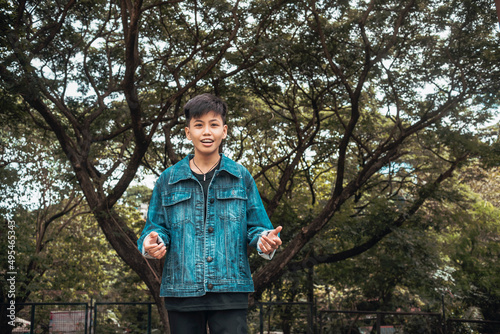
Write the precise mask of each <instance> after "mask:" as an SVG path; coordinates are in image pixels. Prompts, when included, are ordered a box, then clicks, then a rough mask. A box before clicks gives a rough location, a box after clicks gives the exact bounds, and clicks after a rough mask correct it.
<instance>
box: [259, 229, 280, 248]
mask: <svg viewBox="0 0 500 334" xmlns="http://www.w3.org/2000/svg"><path fill="white" fill-rule="evenodd" d="M282 229H283V227H281V226H278V227H276V228H275V229H274V230H272V231H270V232H269V234H268V235H267V236H262V237H261V238H260V243H259V248H260V250H261V251H262V253H265V254H271V253H272V252H273V251H274V250H276V249H278V248H279V246H280V245H281V239H280V237H279V236H278V235H279V233H280V232H281V230H282Z"/></svg>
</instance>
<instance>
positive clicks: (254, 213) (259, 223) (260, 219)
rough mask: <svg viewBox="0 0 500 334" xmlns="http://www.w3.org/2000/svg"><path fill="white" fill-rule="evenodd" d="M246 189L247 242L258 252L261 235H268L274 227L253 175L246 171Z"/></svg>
mask: <svg viewBox="0 0 500 334" xmlns="http://www.w3.org/2000/svg"><path fill="white" fill-rule="evenodd" d="M245 174H246V175H245V176H246V177H245V178H246V187H247V196H248V203H247V212H246V216H247V217H246V218H247V241H248V244H249V245H250V246H252V247H254V248H256V249H257V250H258V242H259V240H260V237H261V235H262V234H263V233H264V234H267V233H268V231H269V230H273V229H274V228H273V225H272V224H271V221H270V220H269V217H268V215H267V212H266V210H265V208H264V204H263V203H262V199H261V198H260V195H259V191H258V189H257V185H256V184H255V181H254V179H253V177H252V176H251V174H250V173H249V172H248V171H246V173H245Z"/></svg>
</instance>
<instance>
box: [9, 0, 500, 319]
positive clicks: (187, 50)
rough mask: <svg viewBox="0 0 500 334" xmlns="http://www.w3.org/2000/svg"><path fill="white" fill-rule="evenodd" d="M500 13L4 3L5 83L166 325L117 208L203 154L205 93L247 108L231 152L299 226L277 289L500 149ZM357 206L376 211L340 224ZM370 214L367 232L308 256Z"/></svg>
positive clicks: (376, 4) (275, 207)
mask: <svg viewBox="0 0 500 334" xmlns="http://www.w3.org/2000/svg"><path fill="white" fill-rule="evenodd" d="M495 22H496V21H495V11H494V8H493V4H492V3H491V2H489V1H451V2H450V1H446V2H445V1H420V0H407V1H374V0H372V1H338V2H328V1H326V2H318V1H315V0H310V1H254V2H242V3H240V2H239V1H224V0H214V1H177V0H171V1H140V0H137V1H127V0H122V1H104V0H102V1H92V2H88V1H83V2H78V1H74V0H68V1H66V2H55V1H46V2H44V3H32V2H29V1H20V2H16V3H12V2H2V3H1V12H0V26H1V27H2V35H1V36H0V38H1V39H0V47H1V48H2V54H1V61H2V63H1V65H0V78H1V84H2V89H4V90H6V91H8V92H9V93H10V94H11V95H12V96H20V97H21V98H22V100H23V101H24V103H25V104H26V110H27V111H28V112H29V113H30V115H31V119H32V122H34V124H36V125H37V126H38V127H40V128H42V129H45V130H47V131H51V132H52V133H53V135H54V136H55V138H57V142H58V145H60V148H61V150H62V151H63V152H64V155H65V157H66V159H67V161H68V163H69V165H70V166H71V169H72V172H73V173H74V176H75V177H76V179H77V181H78V185H79V188H80V189H79V190H81V192H82V194H83V196H84V197H85V199H86V201H87V204H88V206H89V208H90V210H91V211H92V212H93V214H94V216H95V218H96V220H97V221H98V223H99V226H100V227H101V229H102V230H103V232H104V234H105V235H106V237H107V239H108V241H109V242H110V244H111V246H112V247H113V248H114V249H115V250H116V252H117V253H118V254H119V255H120V257H121V258H122V259H123V260H124V261H125V262H126V263H127V264H128V265H129V266H130V267H132V268H133V269H134V271H136V272H137V273H138V274H139V276H140V277H141V278H142V279H143V280H144V282H145V283H146V284H147V286H148V287H149V289H150V291H151V293H152V296H153V297H154V298H155V300H156V302H157V305H158V310H159V312H160V314H161V316H162V319H164V321H165V322H166V313H165V310H164V307H163V306H162V299H161V298H159V284H160V275H161V272H160V262H159V261H149V260H145V259H144V258H143V257H142V256H141V255H140V254H139V252H138V251H137V248H136V240H137V236H136V234H135V233H134V232H133V231H132V229H131V228H130V226H128V225H127V224H126V220H125V219H123V217H121V216H120V214H119V212H117V210H115V209H114V207H115V205H116V203H117V201H118V200H119V199H120V198H121V196H122V195H123V194H124V192H125V191H126V190H127V187H128V186H129V185H130V183H131V182H132V180H133V179H134V177H136V175H137V174H138V172H139V171H140V170H141V168H142V167H145V168H146V169H148V170H154V171H155V173H159V172H161V170H162V169H164V168H165V167H168V166H170V165H172V164H173V163H175V162H177V161H178V160H179V159H180V158H182V156H184V155H185V154H186V147H185V146H184V143H183V141H182V128H183V125H182V118H181V114H182V108H181V106H182V105H183V103H184V102H185V101H187V99H188V98H189V97H191V96H193V95H195V94H197V93H199V92H203V91H212V92H214V93H216V94H218V95H221V96H223V97H224V98H226V99H227V100H228V101H229V104H230V106H231V109H232V110H233V111H234V112H233V113H232V116H231V117H232V119H231V120H230V122H231V123H230V127H232V129H233V130H232V132H231V138H230V140H229V141H228V142H227V147H226V152H228V154H230V155H231V156H232V157H233V158H235V159H236V160H238V161H240V162H241V163H243V164H245V165H246V166H247V167H248V168H249V169H250V170H251V171H252V173H253V174H254V176H255V178H256V180H257V182H258V185H259V187H260V189H261V193H262V196H263V198H264V201H265V202H266V205H267V211H268V214H269V215H270V216H271V218H272V219H273V220H275V221H277V222H278V220H281V219H283V215H284V214H285V213H286V211H288V214H290V212H292V213H294V214H295V217H296V218H297V220H296V223H295V224H294V225H292V224H290V226H289V227H290V228H289V229H288V231H287V226H285V231H287V232H286V233H285V234H284V236H285V238H286V239H288V240H287V243H286V247H284V248H283V249H282V250H281V251H280V252H279V254H278V255H277V256H276V257H275V259H274V260H273V262H272V263H270V264H267V265H264V266H262V267H261V268H259V269H257V271H256V272H255V274H254V281H255V285H256V289H257V291H258V292H259V293H260V292H262V291H263V289H265V288H266V287H267V286H269V284H270V283H272V282H273V281H275V280H277V279H278V278H279V277H280V275H282V274H283V273H284V272H285V271H286V270H288V269H290V268H291V269H297V268H303V267H310V266H314V265H317V264H321V263H332V262H336V261H342V260H344V259H347V258H349V257H353V256H356V255H358V254H361V253H363V252H365V251H366V250H368V249H370V248H371V247H373V246H374V245H376V244H377V243H378V242H379V241H381V240H382V239H383V238H384V237H385V236H387V235H388V234H390V233H391V232H392V231H393V230H394V228H396V227H399V226H402V225H403V224H405V223H406V222H407V221H408V218H409V217H412V215H414V214H415V213H416V212H417V211H418V210H419V208H420V207H421V206H422V204H423V203H425V201H426V200H427V199H428V198H429V197H430V196H432V195H433V193H434V190H435V189H436V188H438V187H439V186H440V185H441V184H442V182H443V181H444V180H446V179H447V178H449V177H451V175H452V173H453V171H454V170H455V169H456V168H457V166H459V165H460V164H462V163H465V162H466V161H467V160H468V159H470V158H471V157H473V156H481V157H483V156H485V155H486V153H487V152H488V144H490V143H489V142H488V141H486V140H484V139H483V138H481V135H482V133H481V132H480V129H479V126H480V125H481V124H482V123H483V122H485V121H488V120H489V119H490V117H491V116H492V108H494V107H498V104H497V103H498V102H497V101H498V98H499V91H500V89H499V88H500V80H499V79H498V78H499V77H500V75H499V74H500V71H499V64H500V61H499V60H500V59H499V54H498V52H497V50H498V49H497V48H498V44H499V34H498V32H495V30H494V25H495ZM304 189H306V190H307V191H304ZM368 190H371V191H370V194H372V195H370V196H364V194H365V193H367V191H368ZM375 190H376V191H375ZM400 197H402V198H404V201H386V202H387V203H388V205H390V206H389V207H388V208H387V209H386V212H390V213H391V214H387V215H380V214H379V215H371V216H370V215H367V214H366V213H367V212H369V211H370V210H371V209H372V208H373V207H374V205H377V203H380V200H381V199H386V200H387V199H395V198H400ZM294 198H299V199H300V201H301V203H303V202H304V199H305V202H306V203H309V206H308V208H307V210H306V211H303V209H304V206H303V205H297V204H296V202H294ZM343 208H346V211H349V210H353V211H352V212H350V213H349V214H350V215H351V216H357V217H363V218H364V219H360V220H359V221H356V222H353V221H349V220H345V219H339V220H338V221H337V220H336V219H335V218H334V217H335V215H338V214H339V213H342V209H343ZM347 208H348V209H347ZM366 217H375V218H376V219H377V221H371V220H369V219H366ZM381 218H383V219H381ZM297 222H300V225H299V224H297ZM341 222H343V223H344V225H342V226H341V225H340V223H341ZM354 223H356V224H358V225H359V226H357V228H359V229H361V230H362V233H359V234H357V236H358V237H357V238H352V239H351V240H347V241H346V240H341V239H340V238H338V239H337V242H336V243H335V244H334V245H332V246H331V248H330V249H328V250H327V252H324V253H323V254H316V253H308V255H307V254H301V251H302V250H303V249H304V246H306V245H307V244H308V243H309V242H310V240H312V239H313V238H314V237H316V236H319V235H320V233H323V232H324V233H328V234H330V235H333V236H334V237H335V235H336V233H337V232H338V231H339V230H341V229H342V227H343V226H344V227H345V226H346V225H345V224H347V226H348V225H349V224H354ZM292 227H294V229H293V230H292ZM339 235H340V234H339ZM298 259H300V261H295V260H298Z"/></svg>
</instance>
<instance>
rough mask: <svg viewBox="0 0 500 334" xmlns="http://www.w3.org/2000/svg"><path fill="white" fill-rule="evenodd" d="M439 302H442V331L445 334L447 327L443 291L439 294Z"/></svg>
mask: <svg viewBox="0 0 500 334" xmlns="http://www.w3.org/2000/svg"><path fill="white" fill-rule="evenodd" d="M441 303H442V312H443V317H442V318H443V333H444V334H447V332H448V331H447V328H446V311H445V306H444V293H443V294H442V295H441Z"/></svg>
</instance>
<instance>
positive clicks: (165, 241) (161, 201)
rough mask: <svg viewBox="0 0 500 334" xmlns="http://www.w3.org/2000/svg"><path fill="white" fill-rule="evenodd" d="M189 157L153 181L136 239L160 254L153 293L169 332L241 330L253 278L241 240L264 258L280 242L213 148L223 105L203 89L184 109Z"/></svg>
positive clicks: (257, 201) (242, 178) (241, 179)
mask: <svg viewBox="0 0 500 334" xmlns="http://www.w3.org/2000/svg"><path fill="white" fill-rule="evenodd" d="M184 113H185V115H186V121H187V126H186V128H185V131H186V137H187V138H188V139H189V140H190V141H192V142H193V146H194V155H189V156H187V157H186V158H184V159H183V160H181V161H179V162H178V163H177V164H175V165H174V166H172V167H170V168H168V169H167V170H165V171H164V172H163V173H162V174H161V175H160V178H159V179H158V181H157V182H156V185H155V188H154V190H153V195H152V197H151V201H150V205H149V211H148V216H147V221H146V226H145V227H144V230H143V231H142V234H141V237H140V238H139V240H138V243H137V244H138V247H139V250H140V251H141V252H142V253H143V254H144V256H146V257H153V258H156V259H161V258H163V257H164V256H165V254H166V258H165V265H164V268H163V275H162V282H161V289H160V294H161V296H162V297H165V306H166V308H167V310H168V314H169V322H170V330H171V333H172V334H205V333H206V328H207V325H208V327H209V329H210V334H240V333H247V323H246V313H247V308H248V293H250V292H253V289H254V287H253V281H252V276H251V273H250V267H249V263H248V257H247V244H249V245H250V246H253V247H255V248H257V250H258V252H259V254H260V255H261V256H263V257H265V258H267V259H269V260H270V259H271V258H272V256H273V255H274V252H275V251H276V249H277V248H278V247H279V245H281V239H280V238H279V232H280V231H281V226H280V227H277V228H276V229H274V228H273V226H272V225H271V222H270V221H269V218H268V216H267V214H266V211H265V209H264V206H263V204H262V200H261V198H260V196H259V193H258V190H257V187H256V185H255V182H254V180H253V177H252V176H251V175H250V173H249V172H248V170H247V169H246V168H244V167H243V166H242V165H240V164H237V163H236V162H234V161H232V160H231V159H229V158H227V157H225V156H224V155H222V154H219V147H220V145H221V142H222V140H223V139H225V138H226V136H227V125H226V113H227V106H226V104H225V103H224V102H223V101H222V100H221V99H219V98H218V97H215V96H213V95H210V94H202V95H199V96H196V97H194V98H193V99H191V100H190V101H189V102H188V103H187V104H186V105H185V107H184Z"/></svg>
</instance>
